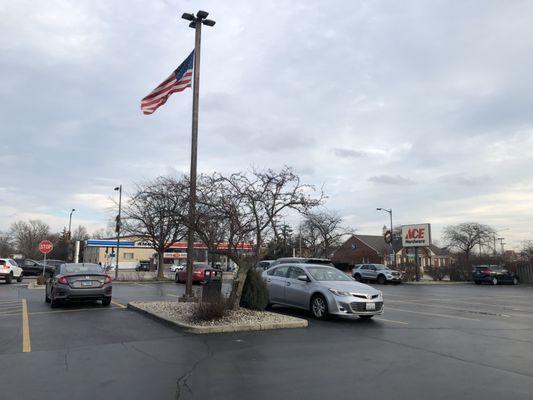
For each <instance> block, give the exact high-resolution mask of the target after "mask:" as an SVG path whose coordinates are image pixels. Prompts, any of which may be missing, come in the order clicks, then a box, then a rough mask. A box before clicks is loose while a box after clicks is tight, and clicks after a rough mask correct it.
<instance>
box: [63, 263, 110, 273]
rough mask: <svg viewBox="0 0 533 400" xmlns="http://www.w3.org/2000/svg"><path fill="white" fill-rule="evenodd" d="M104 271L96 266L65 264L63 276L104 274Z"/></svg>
mask: <svg viewBox="0 0 533 400" xmlns="http://www.w3.org/2000/svg"><path fill="white" fill-rule="evenodd" d="M103 272H104V271H103V269H102V268H101V267H100V266H99V265H96V264H64V265H63V266H62V267H61V273H62V274H102V273H103Z"/></svg>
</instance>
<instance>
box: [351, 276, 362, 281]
mask: <svg viewBox="0 0 533 400" xmlns="http://www.w3.org/2000/svg"><path fill="white" fill-rule="evenodd" d="M353 278H354V279H355V280H356V281H357V282H361V275H359V274H355V275H354V276H353Z"/></svg>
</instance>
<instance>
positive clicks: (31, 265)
mask: <svg viewBox="0 0 533 400" xmlns="http://www.w3.org/2000/svg"><path fill="white" fill-rule="evenodd" d="M16 261H17V264H18V266H19V267H20V268H22V270H23V271H24V276H38V275H42V274H43V270H44V272H45V273H48V274H50V273H51V271H52V270H53V266H51V265H50V264H48V261H47V265H46V268H44V267H45V265H44V264H43V263H41V262H39V261H35V260H31V259H29V258H25V259H17V260H16ZM62 262H64V261H62Z"/></svg>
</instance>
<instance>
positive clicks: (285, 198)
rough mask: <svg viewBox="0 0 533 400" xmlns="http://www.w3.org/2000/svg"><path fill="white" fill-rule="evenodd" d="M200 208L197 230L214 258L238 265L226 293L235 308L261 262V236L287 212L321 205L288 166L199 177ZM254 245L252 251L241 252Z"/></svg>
mask: <svg viewBox="0 0 533 400" xmlns="http://www.w3.org/2000/svg"><path fill="white" fill-rule="evenodd" d="M197 193H198V210H197V220H196V221H195V231H196V232H197V234H198V236H199V238H200V239H201V240H202V241H203V242H204V243H205V244H206V246H207V247H208V250H209V251H210V252H211V253H214V254H221V255H225V256H227V257H228V258H230V259H231V260H232V261H234V262H235V263H236V264H237V265H238V266H239V269H238V272H237V276H236V278H235V280H234V283H233V288H232V291H231V295H230V304H231V305H232V307H234V308H235V307H238V306H239V302H240V298H241V295H242V289H243V287H244V282H245V280H246V276H247V273H248V271H249V270H250V268H252V266H253V265H255V263H256V262H257V261H258V260H259V259H260V258H261V255H262V254H261V253H262V251H264V250H265V248H264V247H263V240H264V235H265V232H267V231H268V230H269V229H272V230H273V231H274V232H276V230H277V229H278V226H277V221H278V220H279V217H280V216H281V215H283V213H285V212H286V211H289V210H296V211H298V212H307V211H309V210H310V209H311V208H312V207H315V206H317V205H319V204H321V202H322V199H323V196H322V194H320V195H319V197H317V198H315V197H313V196H312V194H314V188H312V187H311V186H309V185H305V184H302V183H301V181H300V178H299V177H298V176H297V175H296V174H295V173H294V172H293V171H292V170H291V169H290V168H289V167H284V168H283V169H281V170H280V171H273V170H270V169H269V170H266V171H256V170H253V171H251V172H250V173H243V172H239V173H235V174H232V175H230V176H223V175H221V174H218V173H215V174H212V175H209V176H205V175H204V176H201V177H200V179H199V182H198V192H197ZM245 243H254V248H253V251H251V252H249V251H248V252H247V251H244V249H243V245H244V244H245Z"/></svg>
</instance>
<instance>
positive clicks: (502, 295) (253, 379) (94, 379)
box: [0, 283, 533, 400]
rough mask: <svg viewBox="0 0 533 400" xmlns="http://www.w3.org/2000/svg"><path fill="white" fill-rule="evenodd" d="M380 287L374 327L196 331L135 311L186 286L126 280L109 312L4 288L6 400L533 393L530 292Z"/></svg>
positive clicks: (1, 335)
mask: <svg viewBox="0 0 533 400" xmlns="http://www.w3.org/2000/svg"><path fill="white" fill-rule="evenodd" d="M376 287H378V288H379V289H381V290H383V292H384V296H385V313H384V315H382V316H379V317H376V318H375V319H374V320H371V321H362V320H340V319H334V320H329V321H315V320H310V324H309V327H308V328H307V329H288V330H273V331H260V332H242V333H231V334H212V335H194V334H186V333H183V332H180V331H176V330H172V329H170V328H168V327H166V326H163V325H160V324H159V323H157V322H155V321H153V320H151V319H148V318H146V317H143V316H142V315H139V314H136V313H135V312H133V311H130V310H128V309H126V308H125V305H126V304H127V302H128V301H132V300H161V299H164V300H169V301H175V300H177V297H179V296H180V295H181V294H182V293H183V285H177V284H174V283H163V284H158V283H142V284H115V285H114V288H113V290H114V299H113V303H112V305H111V307H102V306H101V305H99V304H97V303H89V304H83V305H79V304H78V305H76V304H75V305H68V306H64V307H61V308H58V309H54V310H52V309H50V308H49V306H48V305H47V304H45V303H44V292H43V291H42V290H29V289H27V288H26V285H25V284H11V285H5V284H3V283H0V366H2V368H0V381H1V382H3V384H2V387H1V388H0V399H2V400H11V399H17V400H19V399H24V400H26V399H39V400H43V399H44V400H46V399H54V400H61V399H97V398H107V399H146V398H149V399H272V398H276V399H324V398H336V399H369V398H375V399H410V400H412V399H420V398H431V399H457V398H460V399H484V400H487V399H502V398H509V399H529V400H530V399H532V398H533V384H532V382H533V369H532V368H531V366H532V365H533V288H531V287H524V286H518V287H514V286H495V287H494V286H475V285H470V284H463V285H399V286H389V285H385V286H379V285H376ZM197 288H199V287H197ZM274 311H276V312H282V313H288V314H291V315H296V316H300V317H303V318H308V315H307V314H306V313H305V312H299V311H292V310H288V309H283V308H275V309H274Z"/></svg>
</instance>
